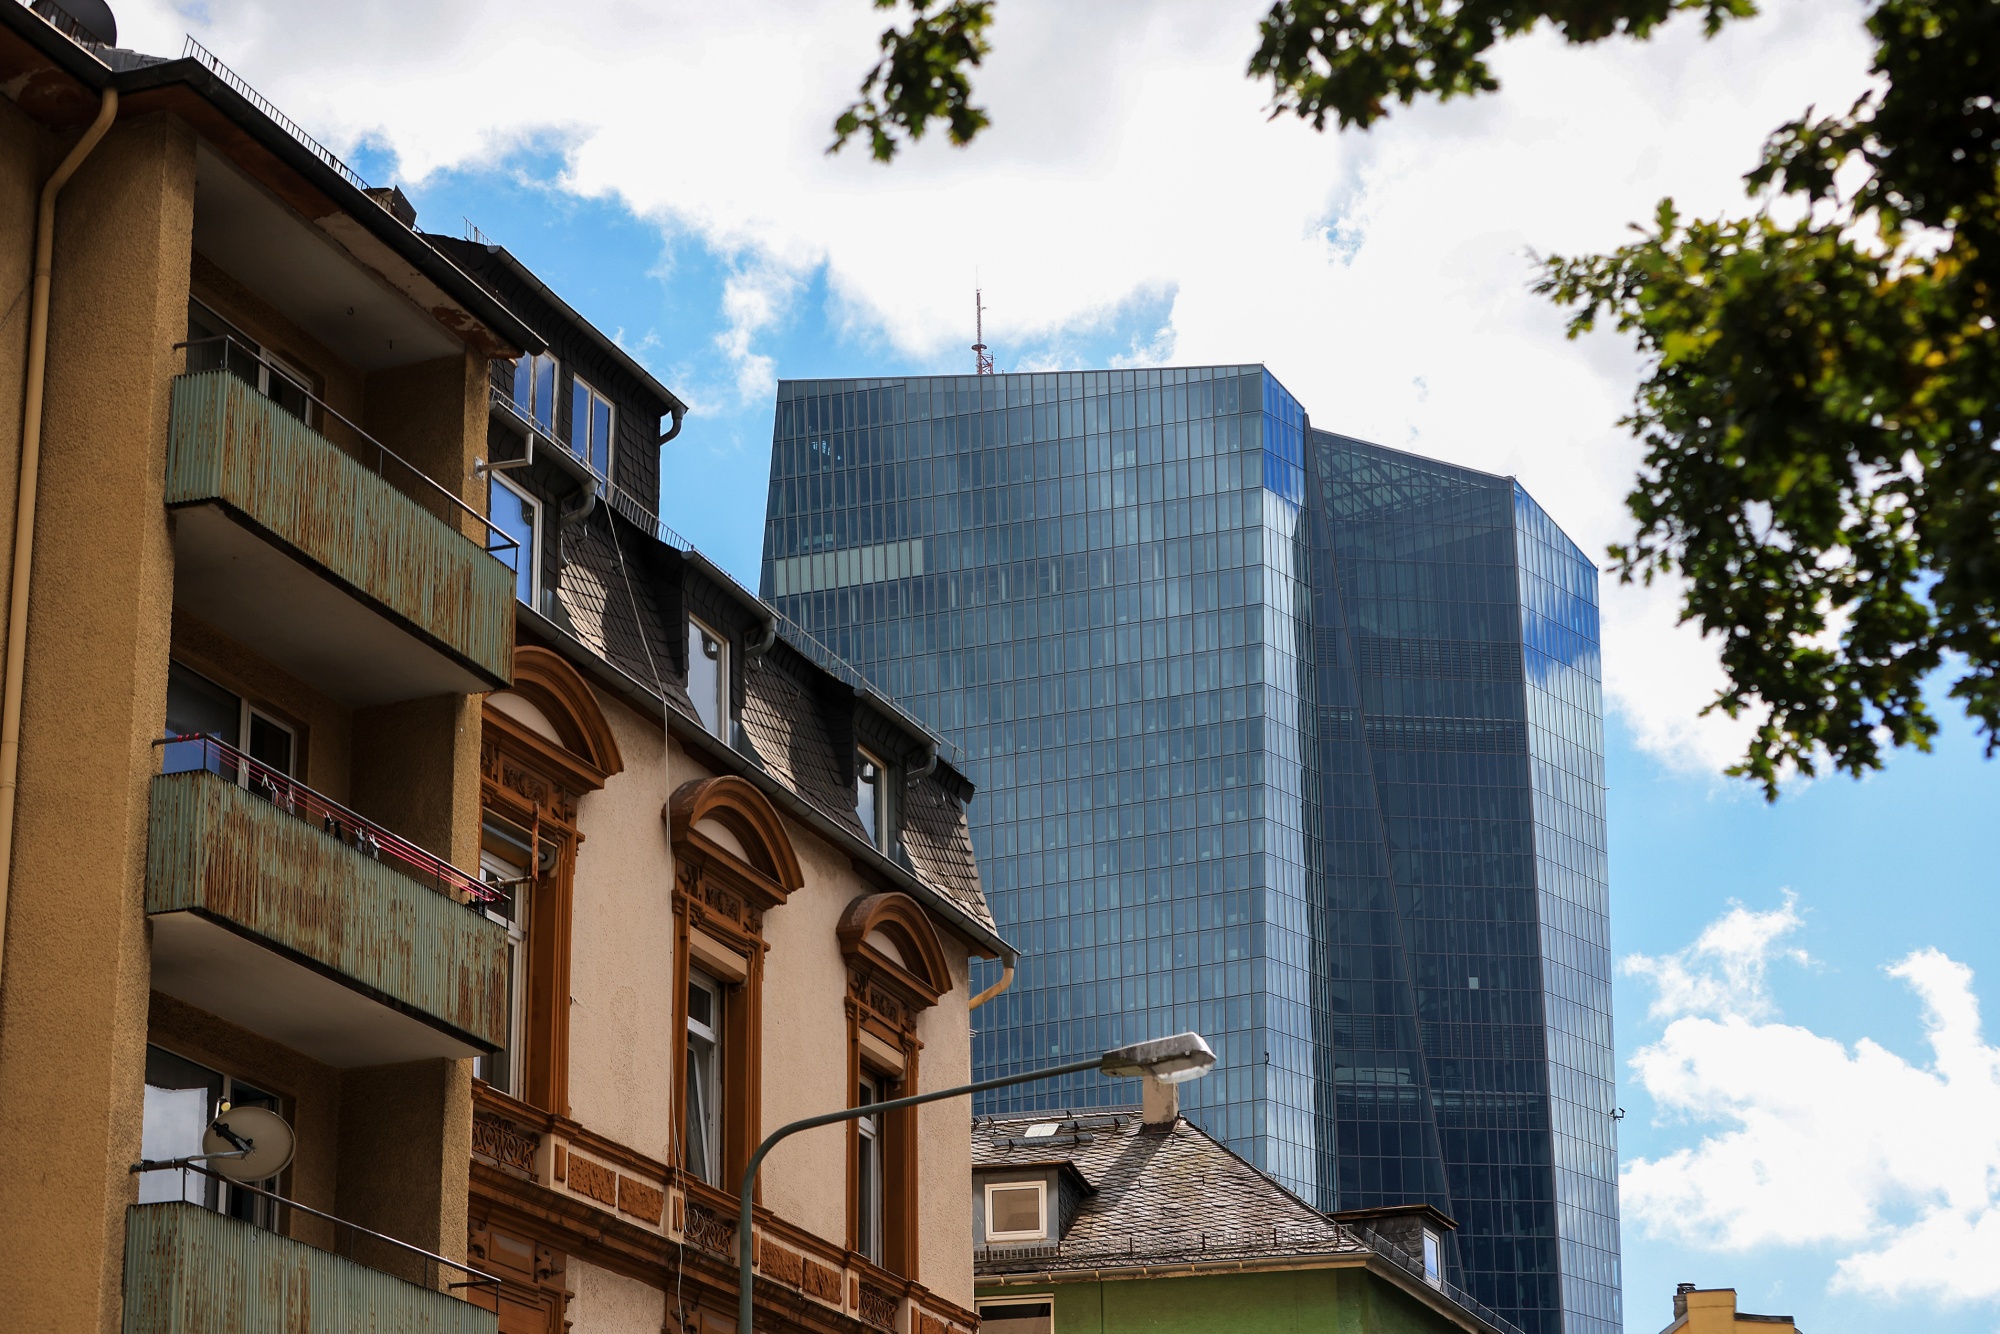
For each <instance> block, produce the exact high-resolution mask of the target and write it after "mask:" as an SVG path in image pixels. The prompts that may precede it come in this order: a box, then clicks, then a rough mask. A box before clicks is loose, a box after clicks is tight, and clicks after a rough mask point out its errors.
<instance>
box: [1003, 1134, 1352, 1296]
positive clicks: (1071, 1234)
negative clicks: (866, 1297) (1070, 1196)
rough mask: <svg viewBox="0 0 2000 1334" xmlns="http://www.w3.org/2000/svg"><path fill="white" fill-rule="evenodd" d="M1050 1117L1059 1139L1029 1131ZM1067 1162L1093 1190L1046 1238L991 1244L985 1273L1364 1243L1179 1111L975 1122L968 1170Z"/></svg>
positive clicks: (1335, 1248) (1348, 1249)
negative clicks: (1159, 1116) (1152, 1117)
mask: <svg viewBox="0 0 2000 1334" xmlns="http://www.w3.org/2000/svg"><path fill="white" fill-rule="evenodd" d="M1051 1122H1054V1123H1055V1124H1056V1125H1057V1127H1058V1131H1057V1133H1056V1134H1054V1135H1049V1136H1037V1137H1033V1138H1030V1137H1029V1136H1028V1135H1027V1131H1028V1129H1029V1128H1030V1127H1031V1126H1036V1125H1043V1126H1046V1125H1048V1124H1049V1123H1051ZM1055 1161H1066V1162H1068V1163H1070V1164H1071V1165H1072V1166H1074V1167H1075V1168H1076V1170H1077V1171H1078V1172H1079V1173H1080V1174H1081V1175H1082V1176H1083V1179H1084V1180H1085V1181H1087V1182H1088V1183H1089V1184H1090V1186H1091V1192H1090V1194H1088V1195H1086V1196H1085V1197H1084V1199H1083V1202H1082V1203H1081V1204H1080V1205H1079V1206H1078V1208H1077V1212H1076V1217H1075V1219H1074V1220H1073V1221H1072V1222H1071V1224H1070V1226H1069V1230H1068V1231H1067V1232H1066V1233H1064V1234H1063V1238H1062V1240H1061V1241H1060V1242H1059V1243H1057V1244H1056V1245H1053V1246H1031V1247H1018V1246H1016V1247H1004V1246H993V1247H987V1248H985V1249H983V1250H981V1251H980V1252H979V1253H978V1255H977V1256H976V1268H977V1271H978V1274H979V1276H980V1277H982V1278H986V1277H999V1276H1002V1275H1005V1274H1009V1273H1047V1272H1050V1271H1053V1270H1063V1269H1085V1270H1088V1269H1105V1268H1112V1267H1115V1266H1118V1265H1122V1264H1133V1265H1141V1264H1159V1263H1170V1262H1177V1261H1188V1260H1202V1259H1206V1260H1221V1259H1228V1258H1232V1257H1247V1256H1257V1257H1275V1256H1286V1255H1328V1254H1351V1255H1357V1256H1365V1255H1367V1254H1368V1253H1369V1250H1370V1248H1369V1247H1368V1246H1367V1245H1366V1244H1364V1243H1363V1242H1362V1241H1361V1240H1360V1239H1359V1238H1358V1237H1357V1236H1355V1235H1354V1234H1353V1233H1351V1232H1349V1231H1348V1230H1347V1229H1345V1228H1343V1227H1341V1226H1340V1225H1339V1224H1338V1223H1335V1222H1334V1221H1333V1220H1332V1219H1331V1218H1328V1217H1327V1216H1326V1215H1325V1214H1322V1213H1320V1212H1319V1211H1318V1210H1317V1209H1314V1208H1313V1207H1312V1206H1311V1205H1309V1204H1307V1203H1306V1202H1305V1201H1304V1200H1301V1199H1300V1198H1298V1196H1296V1195H1294V1194H1292V1193H1291V1192H1290V1191H1288V1190H1286V1189H1285V1188H1284V1187H1283V1186H1280V1185H1279V1184H1278V1183H1277V1182H1275V1181H1273V1180H1272V1179H1271V1178H1270V1177H1267V1176H1265V1175H1264V1174H1263V1173H1262V1172H1259V1171H1258V1170H1257V1169H1256V1168H1254V1167H1252V1166H1251V1165H1250V1164H1249V1163H1247V1162H1245V1161H1244V1160H1243V1159H1241V1158H1239V1157H1237V1156H1236V1155H1235V1154H1234V1153H1231V1152H1230V1151H1229V1150H1228V1149H1226V1148H1224V1147H1223V1146H1222V1145H1221V1144H1219V1143H1217V1142H1216V1141H1215V1140H1213V1139H1211V1138H1210V1137H1209V1136H1208V1135H1207V1133H1206V1132H1204V1131H1203V1130H1202V1129H1201V1128H1200V1127H1199V1126H1196V1125H1195V1124H1194V1123H1193V1122H1191V1121H1188V1120H1186V1119H1185V1118H1183V1119H1181V1120H1179V1121H1176V1122H1175V1123H1174V1126H1173V1128H1172V1129H1171V1130H1161V1129H1158V1128H1148V1127H1146V1126H1144V1125H1142V1124H1141V1122H1140V1118H1139V1114H1138V1113H1137V1112H1136V1111H1134V1112H1110V1113H1103V1114H1097V1115H1089V1116H1067V1117H1058V1116H1047V1115H1045V1116H1039V1117H1022V1118H1008V1119H1004V1120H1003V1119H996V1118H990V1117H982V1118H980V1119H979V1120H978V1121H976V1122H975V1123H974V1124H973V1130H972V1165H973V1170H974V1171H975V1172H984V1171H988V1170H991V1169H993V1168H1000V1167H1009V1166H1018V1167H1024V1168H1025V1167H1040V1166H1046V1165H1048V1164H1049V1163H1051V1162H1055Z"/></svg>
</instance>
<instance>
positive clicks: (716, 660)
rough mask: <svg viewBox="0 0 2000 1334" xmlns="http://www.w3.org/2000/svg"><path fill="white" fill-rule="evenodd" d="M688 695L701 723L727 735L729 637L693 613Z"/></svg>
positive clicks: (690, 618) (722, 734)
mask: <svg viewBox="0 0 2000 1334" xmlns="http://www.w3.org/2000/svg"><path fill="white" fill-rule="evenodd" d="M688 695H689V697H690V698H692V699H693V700H694V709H695V713H696V715H697V716H699V717H700V719H701V725H702V726H703V727H705V728H707V729H708V730H709V732H710V734H711V735H714V736H718V737H722V738H723V739H724V740H727V739H728V729H727V726H726V723H727V720H728V718H729V641H728V640H727V639H724V638H723V637H722V636H721V635H720V634H717V633H716V632H715V631H714V630H711V629H709V628H708V627H707V626H705V625H703V624H702V623H701V622H700V621H697V620H695V619H694V618H693V617H692V616H690V617H689V618H688Z"/></svg>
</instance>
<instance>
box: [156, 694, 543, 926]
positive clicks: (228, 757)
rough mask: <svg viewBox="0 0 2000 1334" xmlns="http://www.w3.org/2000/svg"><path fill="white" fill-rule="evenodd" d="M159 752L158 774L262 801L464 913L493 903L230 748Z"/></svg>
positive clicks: (488, 889) (413, 848)
mask: <svg viewBox="0 0 2000 1334" xmlns="http://www.w3.org/2000/svg"><path fill="white" fill-rule="evenodd" d="M153 744H154V745H155V746H160V747H164V749H163V750H162V752H161V757H162V763H161V766H160V767H161V772H162V773H169V774H175V773H188V772H191V771H193V770H197V769H201V770H206V771H207V772H209V773H212V774H216V775H219V776H220V777H222V778H224V779H227V780H228V781H229V782H232V783H235V784H237V785H238V786H240V787H243V788H245V789H246V790H248V791H249V792H250V793H251V794H252V795H254V796H258V797H262V798H263V799H264V800H266V801H268V802H270V803H271V804H272V805H273V806H276V807H277V808H278V809H279V810H281V811H284V812H286V813H287V814H289V815H291V816H293V817H294V818H296V819H299V820H302V821H304V822H305V823H307V824H310V825H316V826H318V828H319V830H320V832H321V833H323V834H325V835H327V836H328V837H330V838H337V839H339V840H340V841H341V842H342V843H344V844H346V845H347V846H348V847H350V848H353V849H354V850H355V851H356V852H358V853H360V854H361V855H362V856H364V857H371V858H373V859H374V860H376V861H379V862H388V863H390V864H392V865H395V866H397V867H399V868H400V869H401V870H402V871H403V872H404V873H405V874H407V875H409V876H410V877H411V878H412V879H414V880H419V881H422V882H424V883H426V884H428V885H430V886H431V888H433V889H435V890H437V891H438V892H439V893H440V894H444V895H446V896H448V897H450V898H454V899H457V900H459V901H460V902H462V903H464V904H465V905H466V906H467V907H469V908H480V907H483V906H484V905H486V904H489V903H497V902H499V901H500V900H501V899H502V898H504V897H505V895H504V893H503V891H501V890H500V889H498V888H496V887H495V886H492V885H489V884H487V883H486V882H485V881H483V880H481V879H480V878H479V877H478V876H476V875H473V874H472V873H470V872H468V871H461V870H460V869H459V868H458V867H456V866H453V865H452V864H451V863H450V862H448V861H446V860H444V859H443V858H442V857H439V856H437V855H435V854H433V853H430V852H426V851H425V850H424V849H422V848H420V847H418V846H417V845H416V844H414V843H412V842H410V841H409V840H408V839H406V838H403V837H400V836H399V835H396V834H392V833H390V832H389V831H388V830H386V829H384V828H383V827H382V826H381V825H378V824H376V823H375V822H374V821H373V820H370V819H367V818H366V817H364V816H360V815H356V814H355V813H354V812H353V811H350V810H348V809H347V807H345V806H343V805H341V804H340V803H339V802H337V801H334V800H333V799H332V798H330V797H328V796H326V795H324V794H323V793H319V792H315V791H313V789H311V788H309V787H307V786H306V785H305V784H304V783H301V782H299V781H298V780H297V779H295V778H293V777H291V776H290V775H288V774H285V773H283V772H282V771H280V770H278V769H274V768H272V767H271V766H270V765H268V764H265V763H263V762H262V761H261V760H255V759H252V758H251V757H250V756H248V755H246V754H244V753H243V752H242V751H240V750H238V749H236V747H234V746H232V745H230V744H228V743H227V742H225V741H222V740H220V739H219V738H217V737H214V736H210V735H208V734H207V733H203V732H190V733H187V734H185V735H182V736H168V737H162V738H161V739H160V740H158V741H155V742H154V743H153Z"/></svg>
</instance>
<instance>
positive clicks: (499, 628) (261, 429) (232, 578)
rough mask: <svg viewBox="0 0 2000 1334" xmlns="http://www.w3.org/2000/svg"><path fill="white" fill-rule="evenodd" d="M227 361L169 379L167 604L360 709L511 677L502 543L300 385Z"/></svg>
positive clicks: (508, 583)
mask: <svg viewBox="0 0 2000 1334" xmlns="http://www.w3.org/2000/svg"><path fill="white" fill-rule="evenodd" d="M198 350H199V349H198V347H197V346H196V345H191V346H190V360H191V363H196V364H198V362H197V359H196V356H195V353H196V352H197V351H198ZM226 355H227V365H226V367H225V368H218V369H213V370H197V371H193V372H191V373H190V374H186V375H182V376H179V377H177V378H176V379H175V381H174V392H173V418H172V428H171V431H170V434H169V439H168V445H167V485H166V503H167V505H168V506H169V507H170V508H171V509H173V510H174V511H175V523H174V564H175V575H174V600H175V602H176V604H177V605H179V606H181V607H183V608H185V609H186V610H187V611H189V612H190V613H192V614H193V615H195V616H197V617H199V618H200V619H201V620H204V621H206V622H208V623H209V624H210V625H213V626H214V627H216V628H217V629H218V630H220V631H222V632H223V633H224V634H226V635H228V636H230V637H231V638H233V639H235V640H237V641H238V642H239V643H242V644H244V645H245V646H247V647H249V648H250V649H252V650H253V651H254V652H256V653H258V654H260V655H261V656H263V657H265V658H267V659H269V660H270V661H271V662H273V663H275V664H276V665H278V666H280V667H282V668H284V669H285V670H286V671H288V672H290V673H292V674H293V675H294V676H296V677H298V678H299V679H301V680H303V681H306V682H307V683H309V684H311V685H313V686H315V687H316V688H318V689H321V690H323V691H325V692H326V693H328V694H330V695H332V696H334V697H335V698H337V699H340V700H343V701H344V702H346V703H348V704H350V705H353V706H356V707H360V706H366V705H374V704H384V703H389V702H391V701H394V700H402V699H415V698H418V697H420V696H425V695H442V694H476V693H480V692H483V691H487V690H492V689H495V688H498V687H503V686H505V685H506V684H507V683H508V680H509V675H510V672H509V662H510V657H511V653H512V647H513V635H514V575H513V571H512V570H510V569H509V568H508V567H507V565H506V564H504V563H503V562H502V560H501V559H499V558H498V556H497V555H496V554H495V553H496V552H501V551H505V550H506V549H507V548H509V547H511V546H512V545H513V543H512V539H510V538H507V537H506V536H505V535H504V534H501V533H499V532H498V530H497V529H494V528H492V527H491V526H490V525H489V524H487V522H486V520H485V518H484V517H483V516H482V515H480V514H478V513H476V512H475V511H473V510H472V509H470V508H469V507H468V506H466V505H465V504H464V503H463V502H462V501H460V500H459V498H458V497H457V496H455V495H453V494H452V493H451V492H449V491H447V490H445V489H444V488H443V487H440V486H438V485H437V484H436V483H435V482H433V481H431V480H430V479H429V478H428V477H426V476H425V475H424V474H423V473H421V472H420V471H418V470H417V469H416V468H415V467H413V466H412V465H410V464H408V463H405V462H404V461H403V460H401V459H400V458H398V457H397V456H396V455H394V454H392V453H390V452H389V451H388V450H387V449H386V448H384V447H383V446H381V445H380V444H378V443H377V442H376V441H374V440H373V439H371V438H370V437H368V436H367V435H366V433H364V432H362V431H361V430H360V429H359V428H358V427H354V426H353V425H352V424H351V423H348V422H347V421H346V420H345V419H344V418H342V417H340V416H339V414H337V413H335V412H334V411H333V410H332V409H330V408H328V407H326V406H325V405H324V404H322V403H319V402H318V400H316V399H313V398H312V397H311V396H310V395H309V394H306V393H305V392H304V391H303V390H300V389H297V387H296V386H295V385H290V384H289V383H288V384H287V385H286V388H287V391H288V394H287V397H288V399H296V400H297V401H296V402H292V401H287V402H284V403H281V402H279V401H278V400H277V399H275V398H273V397H269V396H267V395H266V394H265V393H263V392H261V391H260V390H259V388H258V376H259V375H265V376H271V375H273V372H272V371H271V370H270V369H269V368H267V367H265V366H264V363H262V362H261V361H259V360H258V359H257V358H256V357H255V355H254V354H243V355H239V354H238V350H237V349H236V348H235V347H234V346H233V345H232V346H230V347H229V348H228V349H227V354H226ZM220 359H221V358H220V357H218V356H216V355H210V356H208V357H207V358H205V360H207V361H217V360H220ZM277 382H278V381H277V380H276V379H275V378H273V383H274V384H275V383H277ZM308 419H309V420H311V421H312V422H314V423H315V424H317V425H318V426H320V427H322V428H324V429H325V430H328V431H333V432H335V433H336V434H338V435H340V436H341V437H342V438H343V439H344V440H347V441H348V442H349V443H348V447H347V448H342V447H341V446H339V445H336V444H335V443H333V441H332V440H331V439H329V438H328V436H326V435H323V434H321V433H320V431H319V430H315V429H313V427H311V426H308V425H307V424H306V423H307V420H308ZM391 478H394V479H395V480H394V481H393V482H392V481H391V480H390V479H391ZM468 531H471V532H478V533H480V534H481V537H482V541H483V543H484V545H482V541H474V540H473V539H471V538H469V537H467V536H465V532H468Z"/></svg>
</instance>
